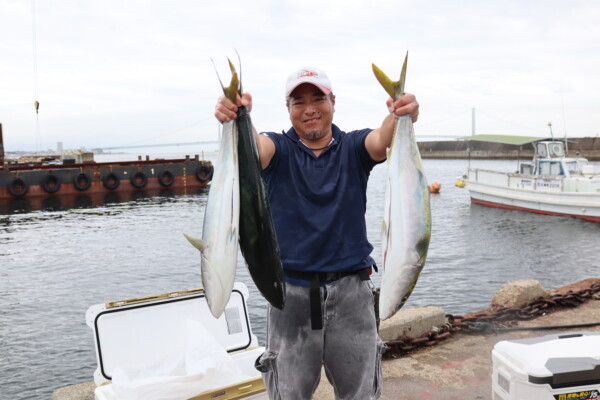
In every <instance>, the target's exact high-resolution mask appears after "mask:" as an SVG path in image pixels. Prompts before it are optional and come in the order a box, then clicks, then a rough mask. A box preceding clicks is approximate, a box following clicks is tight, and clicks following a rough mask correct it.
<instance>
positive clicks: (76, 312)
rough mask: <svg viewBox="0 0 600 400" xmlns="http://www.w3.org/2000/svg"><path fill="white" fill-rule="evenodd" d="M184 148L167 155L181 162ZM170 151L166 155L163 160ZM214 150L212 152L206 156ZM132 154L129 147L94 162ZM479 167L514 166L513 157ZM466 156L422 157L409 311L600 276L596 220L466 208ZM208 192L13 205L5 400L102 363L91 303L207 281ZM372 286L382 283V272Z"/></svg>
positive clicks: (45, 392) (374, 207)
mask: <svg viewBox="0 0 600 400" xmlns="http://www.w3.org/2000/svg"><path fill="white" fill-rule="evenodd" d="M182 155H183V154H179V155H174V154H171V155H168V156H171V157H181V156H182ZM161 156H164V155H161ZM215 156H216V154H215V153H214V152H212V153H206V154H205V157H206V158H208V159H213V160H214V159H215V158H216V157H215ZM111 158H112V159H113V160H114V159H136V158H137V156H136V155H133V154H121V155H113V156H102V157H96V159H97V161H105V160H109V159H111ZM471 164H472V165H474V166H485V167H489V168H498V169H503V170H511V169H515V168H516V162H514V161H476V162H472V163H471ZM466 166H467V161H466V160H424V167H425V170H426V173H427V176H428V179H429V181H430V182H431V181H433V180H437V181H439V182H440V183H441V184H442V191H441V193H440V194H438V195H434V196H432V199H431V200H432V201H431V206H432V221H433V232H432V240H431V245H430V250H429V256H428V260H427V264H426V266H425V269H424V270H423V273H422V274H421V277H420V279H419V282H418V284H417V287H416V288H415V291H414V292H413V294H412V296H411V298H410V300H409V302H408V303H407V305H406V306H405V307H421V306H428V305H435V306H439V307H442V308H443V309H444V310H445V311H446V312H448V313H453V314H462V313H466V312H470V311H476V310H480V309H484V308H486V307H487V306H488V305H489V302H490V300H491V298H492V297H493V295H494V293H495V292H496V291H497V290H498V289H499V288H500V287H501V286H502V285H503V284H504V283H506V282H508V281H512V280H515V279H537V280H539V281H540V282H541V283H542V285H543V286H544V287H546V288H548V289H553V288H557V287H560V286H563V285H565V284H568V283H572V282H575V281H578V280H582V279H585V278H588V277H598V276H600V268H599V267H598V261H597V258H598V243H600V242H599V238H600V232H599V228H600V227H599V226H598V225H597V224H593V223H589V222H583V221H579V220H576V219H571V218H563V217H548V216H539V215H534V214H528V213H520V212H515V211H504V210H497V209H489V208H483V207H481V206H477V205H471V204H470V202H469V197H468V193H467V191H466V190H465V189H459V188H457V187H455V186H454V181H455V179H456V178H457V177H458V176H460V175H461V174H462V173H463V172H464V169H465V167H466ZM384 176H385V164H384V165H380V166H378V167H376V168H375V170H374V171H373V173H372V176H371V180H370V184H369V202H368V212H367V221H368V226H369V238H370V240H371V242H372V243H373V245H374V247H375V250H374V252H373V256H374V258H375V259H376V260H377V261H378V262H379V264H380V260H381V246H380V239H379V232H380V224H381V218H382V206H383V201H384V183H383V182H384ZM206 198H207V190H201V191H199V192H198V193H195V194H190V195H176V194H172V195H167V196H164V197H150V196H147V195H145V194H144V193H143V192H142V193H138V194H137V195H136V196H133V197H131V196H128V197H127V198H123V197H122V198H120V199H118V198H108V199H106V202H101V203H99V204H89V203H86V204H80V205H79V206H78V207H79V208H71V209H64V206H63V205H62V204H61V203H60V202H46V203H41V204H42V205H41V207H44V209H41V210H35V208H36V207H33V206H32V205H31V204H29V205H28V204H23V203H21V204H17V205H14V207H12V208H11V209H10V210H12V211H7V210H6V209H5V211H4V214H1V215H0V399H36V400H37V399H49V398H50V396H51V393H52V391H53V390H55V389H57V388H59V387H62V386H66V385H70V384H76V383H81V382H85V381H90V380H92V374H93V372H94V369H95V368H96V358H95V352H94V344H93V338H92V331H91V329H90V328H88V327H87V325H86V323H85V312H86V310H87V308H88V307H89V306H91V305H93V304H98V303H104V302H107V301H112V300H119V299H126V298H133V297H139V296H145V295H150V294H158V293H165V292H170V291H176V290H181V289H186V288H192V287H197V286H199V285H200V277H199V256H198V253H197V251H196V250H195V249H194V248H192V247H191V246H190V245H189V244H188V243H187V241H186V240H185V239H184V238H183V236H182V233H183V232H185V233H189V234H194V235H197V236H200V235H201V226H202V218H203V212H204V207H205V203H206ZM238 279H239V280H241V281H243V282H245V283H246V284H247V285H248V287H249V288H250V291H251V297H250V299H249V304H250V313H251V314H250V317H251V322H252V327H253V330H254V333H255V334H256V335H257V336H258V338H259V342H260V343H261V344H264V338H265V318H264V314H265V307H266V306H265V304H266V303H265V301H264V300H263V299H262V298H261V296H260V295H259V293H258V292H257V291H256V290H255V289H254V285H253V284H252V282H251V280H250V279H249V277H248V274H247V271H246V267H245V266H244V265H243V261H241V257H240V263H239V266H238ZM374 281H375V282H376V283H378V282H379V277H378V276H375V277H374Z"/></svg>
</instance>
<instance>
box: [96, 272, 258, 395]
mask: <svg viewBox="0 0 600 400" xmlns="http://www.w3.org/2000/svg"><path fill="white" fill-rule="evenodd" d="M248 294H249V293H248V288H247V287H246V286H245V285H244V284H243V283H239V282H236V283H235V285H234V288H233V292H232V294H231V298H230V300H229V303H228V304H227V307H226V309H225V312H224V313H223V315H221V317H220V318H218V319H216V318H214V317H213V316H212V314H211V313H210V310H209V308H208V305H207V303H206V299H205V297H204V292H203V290H202V289H194V290H186V291H182V292H174V293H166V294H162V295H157V296H148V297H143V298H137V299H131V300H123V301H115V302H110V303H106V304H97V305H94V306H92V307H90V308H89V309H88V310H87V313H86V322H87V325H88V326H89V327H90V328H92V330H93V333H94V341H95V347H96V359H97V362H98V368H97V369H96V371H95V372H94V381H95V383H96V386H97V388H96V391H95V398H96V400H120V399H119V397H118V396H117V395H116V393H115V391H114V390H113V388H112V386H113V385H112V384H111V379H112V377H113V372H114V371H115V370H116V369H117V368H119V367H124V366H131V365H136V366H144V365H145V364H146V363H148V364H151V363H156V355H157V354H159V355H163V354H177V357H179V354H181V357H183V356H184V355H183V353H186V351H187V350H186V345H185V342H186V337H184V336H185V335H186V332H187V329H189V326H190V323H191V324H196V326H198V323H199V324H201V329H202V330H203V332H206V331H208V332H210V334H212V337H211V338H210V339H211V340H212V343H213V345H214V344H215V339H216V342H218V344H220V347H222V348H224V349H226V350H227V353H229V354H230V355H231V356H232V358H233V360H234V362H235V363H234V364H235V365H237V366H238V367H239V370H240V371H241V372H242V373H243V374H244V375H245V377H246V378H249V379H244V380H241V381H238V382H235V383H234V384H229V385H226V386H220V387H217V388H214V389H210V390H206V391H202V392H200V393H197V394H194V395H193V396H191V397H189V398H190V399H193V400H204V399H218V400H225V399H265V400H266V399H268V397H267V394H266V391H265V386H264V383H263V381H262V377H261V375H260V373H259V372H258V371H257V370H256V369H255V368H254V362H255V360H256V359H257V358H258V357H259V356H260V355H261V354H262V353H263V351H264V347H259V346H258V341H257V339H256V336H255V335H254V334H252V330H251V328H250V319H249V317H248V311H247V298H248ZM190 321H192V322H190ZM202 327H204V328H206V329H205V330H204V328H202ZM208 332H206V333H207V334H208ZM188 343H189V342H188ZM197 346H199V347H200V348H201V345H199V344H197ZM217 347H219V346H217ZM220 347H219V351H220V352H221V353H223V355H224V357H227V354H225V353H224V352H223V349H221V348H220ZM157 365H160V363H158V364H157ZM142 368H143V367H142ZM182 400H183V399H182Z"/></svg>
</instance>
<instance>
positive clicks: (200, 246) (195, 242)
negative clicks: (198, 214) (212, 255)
mask: <svg viewBox="0 0 600 400" xmlns="http://www.w3.org/2000/svg"><path fill="white" fill-rule="evenodd" d="M183 236H185V238H186V239H187V240H188V242H190V243H191V244H192V246H194V247H195V248H197V249H198V250H200V251H201V252H202V251H204V250H206V248H207V247H208V246H207V245H206V243H204V241H202V239H198V238H195V237H193V236H189V235H186V234H185V233H184V234H183Z"/></svg>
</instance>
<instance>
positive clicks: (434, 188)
mask: <svg viewBox="0 0 600 400" xmlns="http://www.w3.org/2000/svg"><path fill="white" fill-rule="evenodd" d="M441 188H442V184H441V183H439V182H438V181H433V182H431V185H429V193H439V192H440V189H441Z"/></svg>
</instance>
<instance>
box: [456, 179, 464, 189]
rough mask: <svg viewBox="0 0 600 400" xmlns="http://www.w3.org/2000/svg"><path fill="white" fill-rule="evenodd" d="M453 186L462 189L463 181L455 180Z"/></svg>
mask: <svg viewBox="0 0 600 400" xmlns="http://www.w3.org/2000/svg"><path fill="white" fill-rule="evenodd" d="M454 186H456V187H459V188H464V187H465V181H464V180H463V179H462V178H456V181H454Z"/></svg>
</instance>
